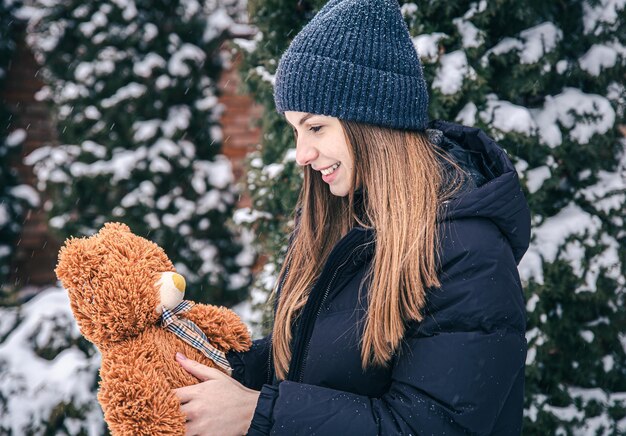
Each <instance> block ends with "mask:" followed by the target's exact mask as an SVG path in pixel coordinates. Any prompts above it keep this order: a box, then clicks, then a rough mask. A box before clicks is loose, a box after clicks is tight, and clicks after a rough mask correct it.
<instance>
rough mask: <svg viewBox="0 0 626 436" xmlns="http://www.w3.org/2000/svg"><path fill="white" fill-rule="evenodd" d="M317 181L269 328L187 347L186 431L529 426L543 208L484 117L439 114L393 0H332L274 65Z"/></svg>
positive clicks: (281, 98)
mask: <svg viewBox="0 0 626 436" xmlns="http://www.w3.org/2000/svg"><path fill="white" fill-rule="evenodd" d="M275 101H276V107H277V110H278V111H279V112H280V113H283V114H284V116H285V119H286V121H287V122H288V123H289V124H290V125H291V127H292V128H293V130H294V134H295V141H296V161H297V163H298V164H299V165H301V166H302V167H303V171H304V180H303V185H302V190H301V193H300V198H299V201H298V206H297V209H296V213H295V215H296V226H295V230H294V232H293V234H292V235H291V240H290V245H289V249H288V252H287V255H286V261H285V263H284V265H283V267H282V270H281V271H280V275H279V277H280V279H279V281H278V284H277V287H276V289H275V293H274V310H275V319H274V326H273V332H272V334H271V335H270V336H268V337H266V338H263V339H260V340H257V341H255V342H254V345H253V347H252V349H251V350H250V351H248V352H246V353H229V354H228V355H227V358H228V360H229V362H230V364H231V366H232V367H233V377H232V378H229V377H227V376H225V375H224V374H223V373H221V372H219V371H217V370H215V369H210V368H207V367H204V366H202V365H200V364H198V363H196V362H193V361H191V360H189V359H185V358H184V356H178V357H177V358H178V361H179V363H180V364H181V365H182V366H183V368H185V369H186V370H188V371H189V372H191V373H192V374H194V375H196V376H197V377H198V378H199V379H201V380H204V382H203V383H200V384H197V385H194V386H188V387H185V388H181V389H177V390H176V394H177V395H178V397H179V399H180V400H181V408H182V410H183V412H184V413H185V414H186V416H187V418H188V423H187V428H188V434H192V435H196V434H198V435H200V434H244V433H246V432H247V433H248V434H250V435H252V434H254V435H261V434H277V435H296V434H319V435H326V434H329V435H334V434H345V435H353V434H354V435H369V434H371V435H375V434H381V435H387V434H406V435H409V434H414V435H418V434H419V435H421V434H427V435H431V434H432V435H443V434H446V435H456V434H468V433H469V434H481V435H487V434H489V435H514V434H520V433H521V425H522V408H523V390H524V362H525V357H526V340H525V326H526V325H525V305H524V297H523V295H522V287H521V283H520V280H519V276H518V272H517V263H519V261H520V259H521V257H522V255H523V254H524V252H525V251H526V249H527V247H528V243H529V233H530V218H529V211H528V205H527V203H526V201H525V199H524V196H523V194H522V191H521V188H520V185H519V181H518V178H517V174H516V172H515V169H514V167H513V165H512V164H511V162H510V160H509V159H508V157H507V156H506V153H505V152H504V151H503V150H502V149H501V148H500V147H499V146H498V145H497V144H496V143H495V142H494V141H493V140H492V139H490V138H489V137H488V136H487V135H486V134H485V133H484V132H482V131H481V130H479V129H475V128H470V127H464V126H460V125H457V124H453V123H447V122H443V121H431V122H429V121H428V116H427V112H426V111H427V107H428V94H427V86H426V84H425V82H424V78H423V73H422V66H421V64H420V61H419V58H418V56H417V53H416V52H415V49H414V48H413V45H412V43H411V40H410V37H409V34H408V30H407V28H406V25H405V24H404V21H403V18H402V16H401V13H400V9H399V7H398V4H397V2H396V1H395V0H331V1H330V2H328V3H327V4H326V5H325V6H324V8H322V10H320V12H319V13H318V14H317V15H316V16H315V17H314V18H313V20H312V21H311V22H310V23H309V24H308V25H307V26H306V27H305V28H304V29H303V30H302V31H301V32H300V33H299V34H298V35H297V36H296V38H295V39H294V41H293V42H292V43H291V45H290V47H289V48H288V50H287V51H286V52H285V53H284V54H283V56H282V58H281V61H280V63H279V66H278V70H277V73H276V85H275Z"/></svg>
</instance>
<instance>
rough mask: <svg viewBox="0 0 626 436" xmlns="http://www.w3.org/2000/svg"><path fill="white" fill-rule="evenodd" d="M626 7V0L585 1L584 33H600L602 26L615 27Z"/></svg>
mask: <svg viewBox="0 0 626 436" xmlns="http://www.w3.org/2000/svg"><path fill="white" fill-rule="evenodd" d="M624 7H626V0H600V1H593V2H590V1H585V2H583V17H582V19H583V26H584V30H583V31H584V33H585V34H589V33H593V34H595V35H598V34H600V33H602V27H603V26H604V27H608V29H613V28H615V26H617V25H618V23H619V17H620V16H621V17H623V16H624V13H623V12H622V10H623V9H624Z"/></svg>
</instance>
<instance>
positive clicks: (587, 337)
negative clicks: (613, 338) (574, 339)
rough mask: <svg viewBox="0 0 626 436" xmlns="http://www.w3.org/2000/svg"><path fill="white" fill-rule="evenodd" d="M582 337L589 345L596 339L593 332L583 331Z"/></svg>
mask: <svg viewBox="0 0 626 436" xmlns="http://www.w3.org/2000/svg"><path fill="white" fill-rule="evenodd" d="M580 336H581V337H582V338H583V339H584V341H585V342H587V343H589V344H590V343H592V342H593V338H594V337H595V335H594V334H593V332H592V331H591V330H581V332H580Z"/></svg>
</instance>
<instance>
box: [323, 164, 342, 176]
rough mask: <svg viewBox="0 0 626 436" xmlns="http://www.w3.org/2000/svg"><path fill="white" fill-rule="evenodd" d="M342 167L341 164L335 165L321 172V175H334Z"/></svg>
mask: <svg viewBox="0 0 626 436" xmlns="http://www.w3.org/2000/svg"><path fill="white" fill-rule="evenodd" d="M340 165H341V162H337V163H336V164H335V165H333V166H331V167H330V168H326V169H325V170H320V173H322V174H323V175H325V176H327V175H329V174H332V173H334V172H335V170H336V169H337V168H339V166H340Z"/></svg>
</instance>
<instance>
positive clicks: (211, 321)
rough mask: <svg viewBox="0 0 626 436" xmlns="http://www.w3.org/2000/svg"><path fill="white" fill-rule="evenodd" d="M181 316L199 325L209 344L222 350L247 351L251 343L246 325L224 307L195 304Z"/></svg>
mask: <svg viewBox="0 0 626 436" xmlns="http://www.w3.org/2000/svg"><path fill="white" fill-rule="evenodd" d="M183 316H184V317H185V318H187V319H189V320H191V321H193V322H194V323H195V324H196V325H197V326H198V327H200V329H201V330H202V331H203V332H204V333H205V334H206V336H207V339H208V340H209V342H210V343H211V345H213V346H215V347H217V348H219V349H220V350H222V351H224V352H228V351H230V350H234V351H247V350H248V349H249V348H250V345H252V341H251V339H250V333H249V332H248V328H247V327H246V325H245V324H244V323H243V322H242V321H241V319H240V318H239V316H238V315H237V314H236V313H235V312H233V311H232V310H230V309H228V308H226V307H223V306H221V307H217V306H213V305H207V304H196V305H194V306H193V307H192V308H191V310H190V311H189V312H186V313H184V314H183Z"/></svg>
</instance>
